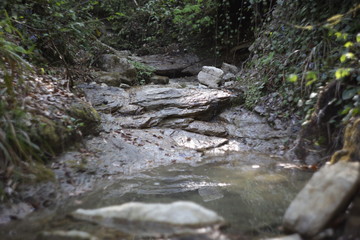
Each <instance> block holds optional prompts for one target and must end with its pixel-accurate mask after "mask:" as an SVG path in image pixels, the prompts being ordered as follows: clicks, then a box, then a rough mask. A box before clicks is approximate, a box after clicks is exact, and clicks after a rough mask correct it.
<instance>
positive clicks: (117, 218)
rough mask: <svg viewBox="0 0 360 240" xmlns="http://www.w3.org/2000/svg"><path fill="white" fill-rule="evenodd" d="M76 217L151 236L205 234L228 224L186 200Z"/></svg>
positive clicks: (133, 204)
mask: <svg viewBox="0 0 360 240" xmlns="http://www.w3.org/2000/svg"><path fill="white" fill-rule="evenodd" d="M72 216H73V217H75V218H76V219H79V220H86V221H90V222H95V223H97V224H100V225H102V226H105V227H110V228H115V229H118V230H120V231H122V232H125V233H129V234H136V235H138V236H148V237H158V236H173V235H179V234H189V233H190V234H191V233H193V234H194V233H198V232H199V229H201V230H202V231H204V232H203V233H205V232H207V231H206V228H207V227H210V226H215V225H222V224H224V219H223V218H222V217H220V216H219V215H217V214H216V213H215V212H213V211H211V210H208V209H206V208H204V207H202V206H200V205H197V204H195V203H192V202H182V201H179V202H174V203H170V204H160V203H148V204H147V203H138V202H131V203H126V204H123V205H119V206H110V207H105V208H99V209H93V210H84V209H78V210H76V211H75V212H73V213H72ZM208 230H209V229H208Z"/></svg>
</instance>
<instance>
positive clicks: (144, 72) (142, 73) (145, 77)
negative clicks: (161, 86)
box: [130, 61, 155, 85]
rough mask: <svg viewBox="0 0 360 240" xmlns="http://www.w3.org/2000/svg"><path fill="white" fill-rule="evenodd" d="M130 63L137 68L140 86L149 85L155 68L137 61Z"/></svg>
mask: <svg viewBox="0 0 360 240" xmlns="http://www.w3.org/2000/svg"><path fill="white" fill-rule="evenodd" d="M130 63H131V64H133V65H134V67H135V68H136V72H137V82H138V83H139V84H140V85H144V84H145V83H148V82H149V81H150V78H151V77H152V76H153V75H154V71H155V68H153V67H151V66H149V65H145V64H143V63H141V62H137V61H130Z"/></svg>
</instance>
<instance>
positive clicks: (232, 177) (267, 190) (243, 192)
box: [0, 153, 312, 239]
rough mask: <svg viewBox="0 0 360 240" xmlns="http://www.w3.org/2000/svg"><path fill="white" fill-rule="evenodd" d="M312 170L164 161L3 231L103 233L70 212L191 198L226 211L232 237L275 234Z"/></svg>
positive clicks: (274, 161) (263, 160) (238, 160)
mask: <svg viewBox="0 0 360 240" xmlns="http://www.w3.org/2000/svg"><path fill="white" fill-rule="evenodd" d="M286 166H290V167H289V168H287V167H286ZM311 174H312V173H310V172H306V171H301V170H298V169H297V168H292V167H291V164H286V163H285V162H284V160H283V159H281V158H275V157H271V156H268V155H263V154H244V153H243V154H232V155H227V156H226V157H224V156H222V157H221V158H220V157H208V158H205V159H204V160H203V162H201V163H199V164H197V165H196V166H194V165H193V166H190V165H187V164H173V165H170V166H161V167H158V168H155V169H152V170H149V171H145V172H141V173H137V174H133V175H131V176H130V175H129V176H121V177H118V178H116V179H113V183H112V184H107V185H104V186H103V187H102V188H101V189H98V190H96V191H93V192H91V193H89V194H86V195H83V196H80V197H77V198H74V199H69V200H68V201H67V202H66V203H64V204H63V205H62V206H61V207H58V209H53V210H52V209H48V210H46V211H39V212H36V213H34V214H32V216H30V217H29V218H28V219H25V220H23V221H19V222H18V223H16V222H15V223H12V224H10V225H8V226H5V228H2V230H0V234H2V235H3V236H6V235H7V237H6V238H5V239H34V238H35V237H36V235H37V234H38V232H39V231H41V230H47V231H50V230H55V229H56V230H59V229H61V230H70V229H78V230H83V231H89V232H94V231H95V232H98V230H94V228H95V227H94V226H93V225H92V226H89V225H87V224H84V223H80V222H76V221H74V220H72V219H69V218H67V217H66V214H67V213H70V212H72V211H73V210H75V209H77V208H97V207H104V206H109V205H115V204H122V203H125V202H130V201H139V202H164V203H167V202H173V201H178V200H187V201H193V202H196V203H199V204H200V205H202V206H204V207H207V208H209V209H212V210H214V211H216V212H217V213H218V214H219V215H221V216H223V217H224V218H225V219H226V221H227V222H228V223H229V227H228V228H227V229H226V230H225V233H226V234H228V235H229V236H230V238H235V236H236V237H238V236H245V237H246V238H248V239H256V238H260V237H264V236H273V235H276V234H277V233H279V230H278V227H279V226H280V225H281V219H282V216H283V214H284V211H285V210H286V207H287V206H288V205H289V203H290V201H291V200H292V199H293V198H294V197H295V195H296V194H297V192H298V191H299V190H300V189H301V188H302V187H303V186H304V184H305V182H306V181H307V180H308V179H309V177H310V176H311ZM9 232H11V234H9ZM10 235H11V236H10ZM109 239H112V238H109ZM114 239H115V238H114Z"/></svg>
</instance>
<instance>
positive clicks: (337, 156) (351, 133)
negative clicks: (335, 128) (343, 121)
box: [331, 118, 360, 163]
mask: <svg viewBox="0 0 360 240" xmlns="http://www.w3.org/2000/svg"><path fill="white" fill-rule="evenodd" d="M338 161H349V162H352V161H360V118H357V119H356V120H355V121H354V122H352V123H349V124H348V125H347V127H346V130H345V135H344V146H343V148H342V149H341V150H339V151H337V152H335V153H334V154H333V156H332V157H331V163H336V162H338Z"/></svg>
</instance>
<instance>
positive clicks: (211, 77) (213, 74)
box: [197, 66, 224, 88]
mask: <svg viewBox="0 0 360 240" xmlns="http://www.w3.org/2000/svg"><path fill="white" fill-rule="evenodd" d="M223 75H224V71H223V70H221V69H219V68H216V67H211V66H204V67H203V68H202V70H201V72H199V74H198V76H197V78H198V81H199V82H200V83H202V84H204V85H206V86H209V87H211V88H218V87H219V85H220V83H221V82H222V76H223Z"/></svg>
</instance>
